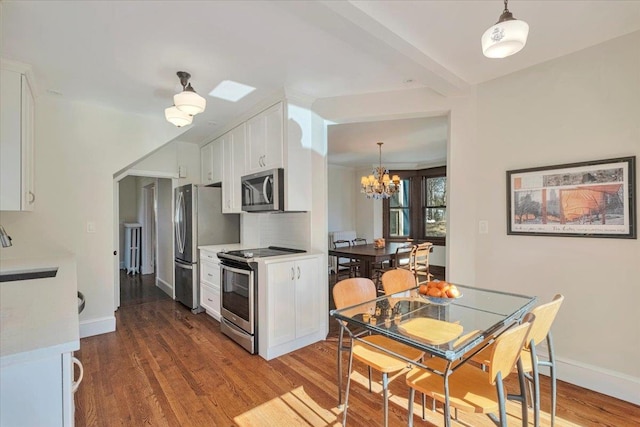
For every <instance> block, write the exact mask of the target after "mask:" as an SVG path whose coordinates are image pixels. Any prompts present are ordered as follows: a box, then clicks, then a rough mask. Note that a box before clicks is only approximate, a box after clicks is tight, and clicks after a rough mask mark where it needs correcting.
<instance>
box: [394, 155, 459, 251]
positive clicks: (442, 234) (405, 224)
mask: <svg viewBox="0 0 640 427" xmlns="http://www.w3.org/2000/svg"><path fill="white" fill-rule="evenodd" d="M391 173H394V174H397V175H399V176H400V180H401V181H400V189H399V190H398V192H397V193H396V194H394V195H393V196H392V197H390V198H389V199H387V200H385V201H384V203H383V221H384V222H383V236H384V238H385V239H387V240H390V241H393V240H407V239H413V240H416V241H430V242H432V243H433V244H435V245H444V244H445V239H446V236H447V169H446V167H444V166H442V167H437V168H431V169H422V170H417V171H392V172H391Z"/></svg>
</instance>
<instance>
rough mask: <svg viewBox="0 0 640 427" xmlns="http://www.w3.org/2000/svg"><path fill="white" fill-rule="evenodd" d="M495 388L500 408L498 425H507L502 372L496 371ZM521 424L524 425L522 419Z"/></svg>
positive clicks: (505, 426)
mask: <svg viewBox="0 0 640 427" xmlns="http://www.w3.org/2000/svg"><path fill="white" fill-rule="evenodd" d="M496 390H497V392H498V406H499V410H500V427H507V411H506V409H505V408H506V406H507V405H506V402H505V396H504V387H503V385H502V374H501V373H500V372H498V375H496ZM522 425H526V424H525V423H524V419H523V420H522Z"/></svg>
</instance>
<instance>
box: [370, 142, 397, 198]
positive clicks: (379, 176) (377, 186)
mask: <svg viewBox="0 0 640 427" xmlns="http://www.w3.org/2000/svg"><path fill="white" fill-rule="evenodd" d="M377 144H378V153H379V154H378V155H379V163H378V166H377V167H375V168H374V169H373V172H372V173H371V175H368V176H363V177H362V178H360V187H361V190H360V192H361V193H364V195H365V196H366V197H367V199H388V198H389V197H391V196H392V195H393V194H395V193H396V192H397V191H398V189H399V186H400V177H399V176H398V175H393V177H389V171H388V170H387V169H386V168H385V167H383V166H382V144H383V142H378V143H377Z"/></svg>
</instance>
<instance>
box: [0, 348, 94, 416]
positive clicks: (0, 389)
mask: <svg viewBox="0 0 640 427" xmlns="http://www.w3.org/2000/svg"><path fill="white" fill-rule="evenodd" d="M75 361H76V362H75V363H77V364H79V366H80V368H81V367H82V365H81V364H80V362H79V361H78V360H77V359H75ZM73 366H74V358H73V356H72V353H61V354H60V353H58V354H50V355H43V356H38V357H33V358H29V359H28V360H27V361H24V362H21V363H12V364H10V365H7V366H2V374H1V378H2V380H1V381H0V396H1V398H0V425H2V426H64V427H69V426H73V425H74V403H73V395H74V392H75V389H76V388H77V386H78V384H79V382H80V381H81V380H82V378H80V379H79V380H78V382H74V379H73V376H74V368H73ZM81 370H82V368H81Z"/></svg>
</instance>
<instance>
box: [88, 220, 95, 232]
mask: <svg viewBox="0 0 640 427" xmlns="http://www.w3.org/2000/svg"><path fill="white" fill-rule="evenodd" d="M95 232H96V223H95V222H93V221H87V233H95Z"/></svg>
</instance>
